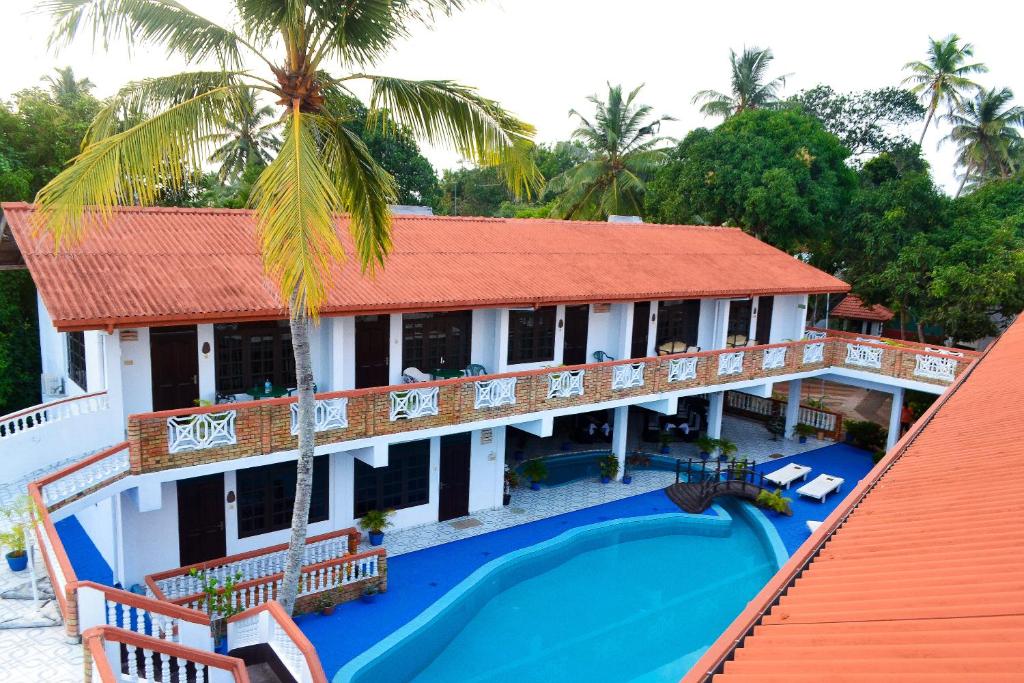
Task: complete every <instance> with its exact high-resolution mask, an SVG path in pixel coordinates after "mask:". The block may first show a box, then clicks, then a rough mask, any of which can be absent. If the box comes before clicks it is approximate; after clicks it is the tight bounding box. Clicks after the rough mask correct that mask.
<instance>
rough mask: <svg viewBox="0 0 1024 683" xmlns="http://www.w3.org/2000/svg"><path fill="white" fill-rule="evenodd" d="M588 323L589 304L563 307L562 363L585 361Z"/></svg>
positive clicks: (579, 363)
mask: <svg viewBox="0 0 1024 683" xmlns="http://www.w3.org/2000/svg"><path fill="white" fill-rule="evenodd" d="M589 325H590V306H589V305H588V304H584V305H583V306H566V307H565V342H564V345H563V350H562V363H563V364H564V365H583V364H584V363H586V362H587V360H588V359H587V328H588V326H589Z"/></svg>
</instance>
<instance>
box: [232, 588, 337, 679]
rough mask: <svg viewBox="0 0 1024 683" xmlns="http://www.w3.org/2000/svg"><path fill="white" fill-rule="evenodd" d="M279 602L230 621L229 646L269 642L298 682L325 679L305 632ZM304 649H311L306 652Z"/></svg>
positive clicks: (234, 647) (235, 646) (250, 611)
mask: <svg viewBox="0 0 1024 683" xmlns="http://www.w3.org/2000/svg"><path fill="white" fill-rule="evenodd" d="M289 622H291V618H290V617H289V616H288V615H287V614H285V612H284V609H283V608H281V607H280V605H279V604H278V603H277V602H273V603H269V604H268V606H267V607H265V608H259V609H254V610H249V611H247V612H244V613H242V614H240V615H238V617H236V618H235V619H233V620H231V621H229V622H228V647H229V648H231V649H232V650H234V649H236V648H240V647H249V646H251V645H260V644H267V645H269V646H270V649H271V650H273V651H274V654H276V655H277V657H278V659H279V660H281V663H282V664H283V665H284V667H285V668H286V669H287V670H288V673H290V674H291V676H292V678H293V679H295V681H296V683H312V682H313V681H315V680H323V670H322V668H321V665H320V660H319V658H317V657H316V655H315V654H313V652H314V651H313V646H312V644H311V643H310V642H309V640H308V639H307V638H306V636H305V635H304V634H303V633H302V632H301V631H300V630H299V629H298V628H297V627H295V626H294V624H291V625H289ZM303 650H305V651H306V652H309V653H311V656H307V655H306V654H305V653H304V652H303Z"/></svg>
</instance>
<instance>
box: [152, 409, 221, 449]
mask: <svg viewBox="0 0 1024 683" xmlns="http://www.w3.org/2000/svg"><path fill="white" fill-rule="evenodd" d="M236 415H237V411H235V410H225V411H223V412H217V413H199V414H197V415H175V416H174V417H169V418H167V450H168V452H170V453H180V452H182V451H198V450H202V449H204V448H213V447H215V446H231V445H233V444H235V443H237V441H236V435H235V417H236Z"/></svg>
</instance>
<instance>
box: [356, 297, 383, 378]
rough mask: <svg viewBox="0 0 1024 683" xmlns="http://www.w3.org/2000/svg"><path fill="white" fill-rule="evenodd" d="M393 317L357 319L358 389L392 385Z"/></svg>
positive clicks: (364, 316)
mask: <svg viewBox="0 0 1024 683" xmlns="http://www.w3.org/2000/svg"><path fill="white" fill-rule="evenodd" d="M390 348H391V316H388V315H360V316H357V317H356V389H364V388H366V387H386V386H387V385H389V384H391V381H390V377H391V375H390V369H389V365H390V362H391V353H390Z"/></svg>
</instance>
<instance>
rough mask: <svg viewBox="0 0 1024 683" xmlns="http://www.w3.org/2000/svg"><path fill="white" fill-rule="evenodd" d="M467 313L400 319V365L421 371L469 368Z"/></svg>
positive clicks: (470, 317)
mask: <svg viewBox="0 0 1024 683" xmlns="http://www.w3.org/2000/svg"><path fill="white" fill-rule="evenodd" d="M472 326H473V314H472V312H471V311H453V312H450V313H407V314H405V315H403V316H402V365H403V366H404V367H407V368H408V367H413V368H418V369H419V370H422V371H423V372H427V373H429V372H432V371H433V370H435V369H438V368H442V369H450V370H461V369H462V368H465V367H466V366H467V365H469V362H470V361H469V353H470V334H471V329H472Z"/></svg>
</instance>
